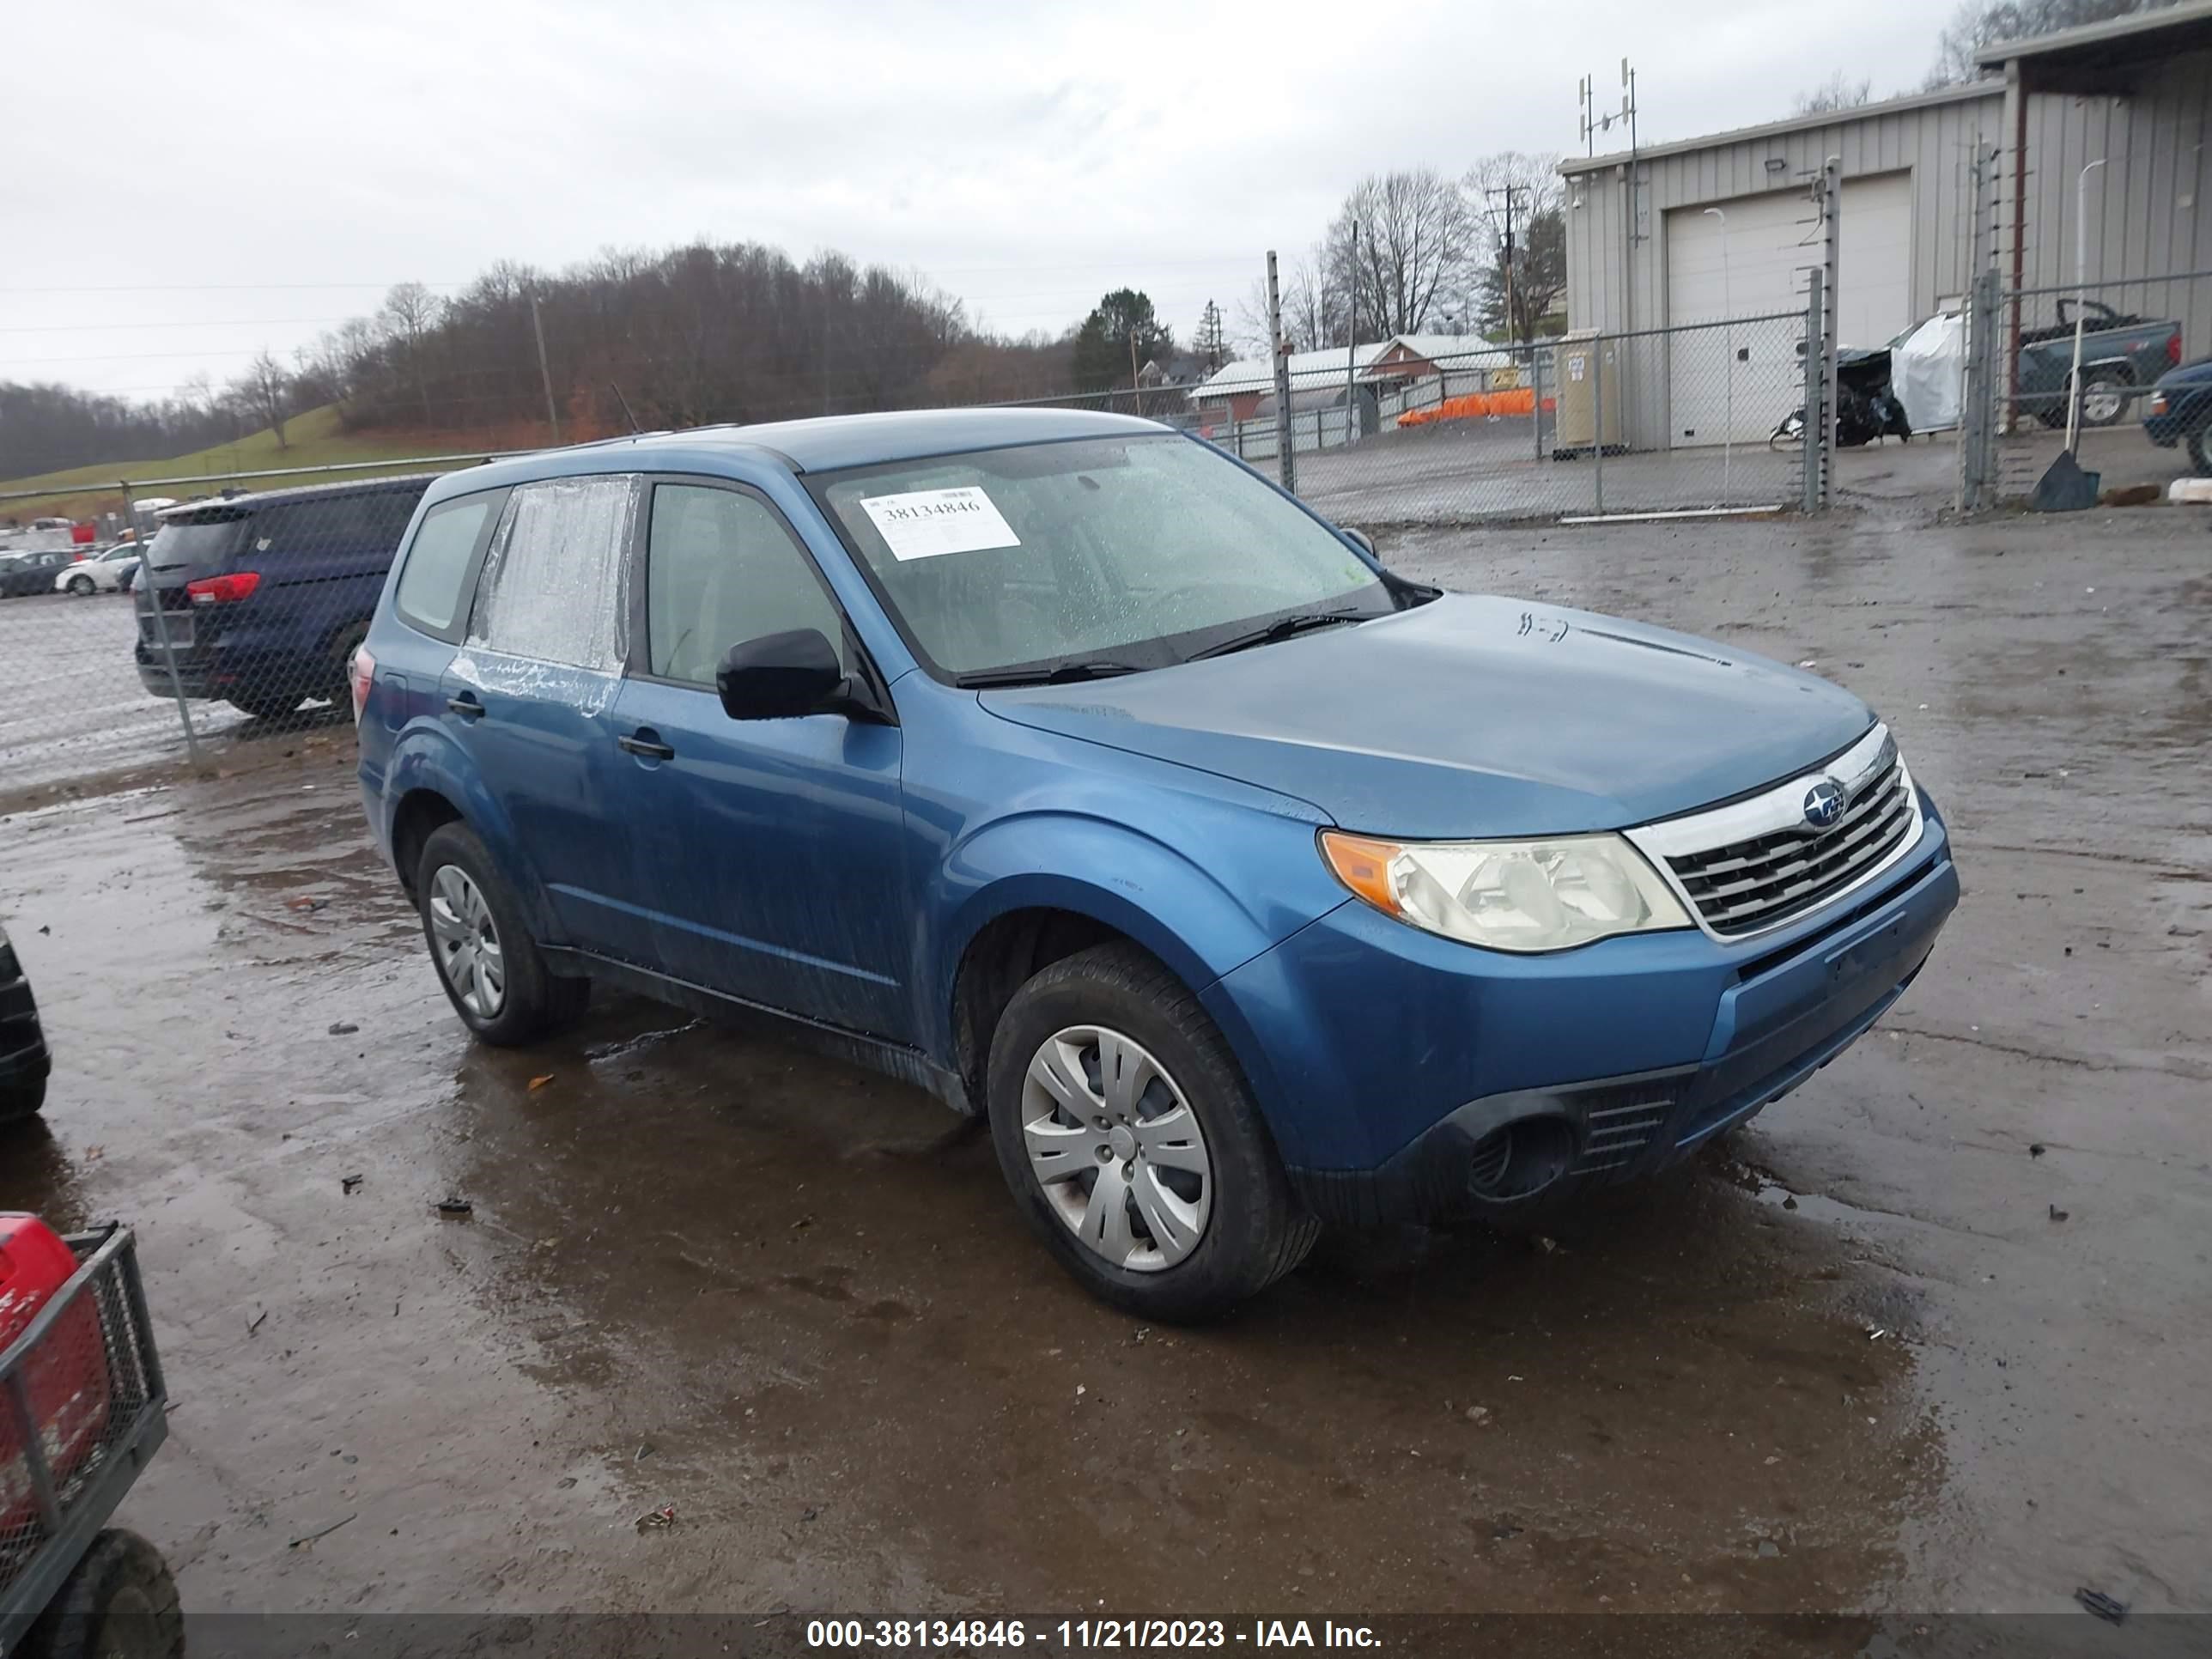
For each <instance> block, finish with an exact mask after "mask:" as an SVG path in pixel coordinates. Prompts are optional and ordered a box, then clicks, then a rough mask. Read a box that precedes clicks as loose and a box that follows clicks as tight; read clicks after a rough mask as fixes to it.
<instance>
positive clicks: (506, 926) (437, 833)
mask: <svg viewBox="0 0 2212 1659" xmlns="http://www.w3.org/2000/svg"><path fill="white" fill-rule="evenodd" d="M447 866H453V868H454V869H456V870H458V871H459V872H461V874H462V875H463V876H464V877H465V878H466V879H467V881H468V883H469V884H471V885H472V886H473V887H474V889H475V890H476V891H477V893H479V894H480V895H482V897H483V904H484V908H485V909H486V910H487V911H488V912H489V918H490V922H491V927H492V929H493V936H494V939H495V943H496V945H497V947H498V954H499V957H500V958H501V963H502V964H503V974H504V980H503V983H502V985H501V994H500V997H499V1000H498V1003H497V1006H495V1008H493V1009H492V1010H491V1011H490V1012H489V1013H487V1012H485V1011H483V1009H480V1008H472V1007H471V1006H469V1003H468V1001H467V1000H465V994H464V993H463V992H461V991H459V990H458V989H456V988H455V987H454V984H453V979H452V978H451V977H450V976H449V970H448V968H447V957H446V955H445V953H444V952H442V951H441V949H440V945H439V939H438V923H437V921H435V920H434V916H433V910H434V906H435V904H436V902H437V896H438V894H439V891H440V886H439V880H438V876H439V872H440V871H441V870H443V869H445V868H446V867H447ZM415 898H416V908H417V909H419V910H420V911H421V913H422V939H423V943H424V944H425V945H428V947H429V951H430V960H431V962H432V963H433V964H434V965H435V967H436V968H437V969H438V982H439V984H441V985H442V986H443V987H445V990H446V1000H447V1001H448V1002H450V1003H452V1004H453V1012H455V1013H457V1014H459V1016H460V1017H461V1023H462V1024H465V1025H466V1026H467V1027H468V1028H469V1030H471V1031H473V1032H474V1033H476V1035H477V1036H478V1037H480V1038H482V1039H483V1041H484V1042H489V1043H492V1044H494V1045H495V1046H496V1047H499V1048H514V1047H518V1046H520V1045H521V1044H523V1043H526V1042H534V1041H535V1040H536V1039H538V1038H539V1037H542V1036H548V1035H550V1034H551V1033H552V1032H555V1031H558V1030H563V1029H564V1028H566V1027H568V1026H570V1025H573V1024H575V1023H576V1021H577V1020H579V1019H580V1018H582V1017H583V1013H584V1010H585V1007H586V1006H587V1005H588V1004H589V1003H590V1001H591V997H592V982H591V981H589V980H587V979H563V978H561V977H559V976H557V975H555V974H554V972H553V971H552V969H550V968H549V967H548V966H547V965H546V962H545V957H544V955H543V953H541V952H540V951H539V950H538V940H537V939H536V938H535V937H534V936H533V935H532V933H531V931H530V928H529V925H528V923H527V922H526V921H525V920H524V912H523V908H522V902H521V901H520V899H519V898H517V897H516V896H515V892H514V889H513V887H511V886H509V885H508V884H507V878H506V877H504V876H503V875H501V873H500V871H499V866H497V865H496V864H495V863H494V862H493V861H492V858H491V854H489V853H488V852H486V851H485V850H484V844H483V842H481V841H479V840H477V833H476V831H475V830H473V829H470V828H469V827H468V826H467V825H466V824H465V823H448V824H443V825H441V826H440V827H439V828H438V829H435V830H434V831H432V832H431V835H430V838H429V839H428V841H426V842H423V843H422V860H421V861H420V862H419V863H418V864H417V865H416V869H415Z"/></svg>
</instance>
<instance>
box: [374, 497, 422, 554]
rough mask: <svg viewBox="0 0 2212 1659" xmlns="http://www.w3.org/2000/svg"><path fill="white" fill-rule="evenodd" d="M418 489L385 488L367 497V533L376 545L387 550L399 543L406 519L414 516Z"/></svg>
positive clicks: (404, 529)
mask: <svg viewBox="0 0 2212 1659" xmlns="http://www.w3.org/2000/svg"><path fill="white" fill-rule="evenodd" d="M421 500H422V491H421V490H420V489H387V490H385V491H383V492H381V493H380V494H378V495H371V496H370V497H369V498H368V507H369V533H370V537H371V538H372V539H373V540H374V542H375V544H376V545H377V546H379V547H380V548H383V549H386V550H391V549H393V548H396V547H398V545H399V538H400V537H401V535H402V534H404V532H405V531H406V529H407V520H410V519H411V518H413V517H414V516H415V503H416V502H417V501H421Z"/></svg>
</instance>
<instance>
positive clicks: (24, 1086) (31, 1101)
mask: <svg viewBox="0 0 2212 1659" xmlns="http://www.w3.org/2000/svg"><path fill="white" fill-rule="evenodd" d="M45 1109H46V1079H44V1078H35V1079H33V1080H32V1081H30V1082H28V1083H11V1084H9V1085H7V1086H6V1087H4V1088H0V1124H8V1123H24V1122H27V1121H29V1120H31V1119H32V1118H34V1117H36V1116H38V1115H39V1114H40V1112H42V1111H44V1110H45Z"/></svg>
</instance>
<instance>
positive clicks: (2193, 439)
mask: <svg viewBox="0 0 2212 1659" xmlns="http://www.w3.org/2000/svg"><path fill="white" fill-rule="evenodd" d="M2188 442H2189V464H2190V465H2191V466H2193V467H2195V468H2196V469H2197V477H2200V478H2212V427H2206V426H2200V427H2198V428H2197V430H2196V431H2194V432H2192V433H2191V434H2190V435H2189V440H2188Z"/></svg>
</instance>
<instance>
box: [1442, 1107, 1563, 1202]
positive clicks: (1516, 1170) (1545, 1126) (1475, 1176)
mask: <svg viewBox="0 0 2212 1659" xmlns="http://www.w3.org/2000/svg"><path fill="white" fill-rule="evenodd" d="M1574 1155H1575V1138H1574V1133H1573V1131H1571V1129H1569V1128H1568V1127H1567V1125H1566V1121H1565V1119H1562V1118H1556V1117H1529V1118H1522V1120H1521V1121H1518V1122H1517V1123H1508V1124H1506V1125H1504V1127H1500V1128H1496V1129H1492V1131H1491V1132H1490V1133H1488V1134H1486V1135H1485V1136H1483V1138H1482V1139H1480V1140H1478V1141H1476V1142H1475V1143H1474V1150H1473V1151H1472V1152H1470V1153H1469V1154H1468V1171H1467V1187H1468V1192H1470V1193H1472V1194H1474V1196H1475V1197H1477V1198H1481V1199H1487V1200H1491V1201H1492V1202H1503V1201H1510V1200H1514V1199H1520V1198H1533V1197H1534V1196H1535V1195H1536V1194H1538V1193H1541V1192H1542V1191H1543V1190H1544V1188H1547V1187H1548V1186H1550V1185H1551V1184H1552V1183H1553V1182H1555V1181H1557V1180H1558V1179H1559V1177H1560V1176H1563V1175H1565V1173H1566V1172H1567V1165H1568V1164H1570V1163H1571V1162H1572V1161H1573V1158H1574Z"/></svg>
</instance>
